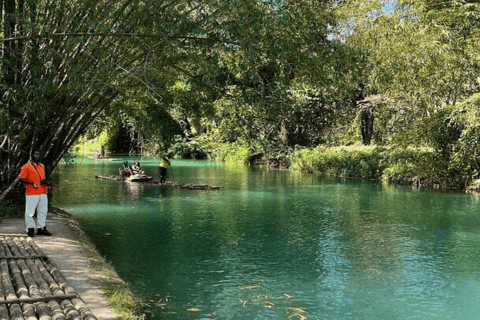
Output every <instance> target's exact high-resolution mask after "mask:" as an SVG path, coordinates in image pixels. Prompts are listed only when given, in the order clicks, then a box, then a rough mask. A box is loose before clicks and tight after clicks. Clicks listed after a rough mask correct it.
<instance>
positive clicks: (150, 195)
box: [52, 157, 480, 320]
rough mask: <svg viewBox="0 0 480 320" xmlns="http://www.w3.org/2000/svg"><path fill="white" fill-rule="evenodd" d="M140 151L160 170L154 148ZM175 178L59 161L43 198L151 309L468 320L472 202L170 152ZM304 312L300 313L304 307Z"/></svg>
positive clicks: (178, 313)
mask: <svg viewBox="0 0 480 320" xmlns="http://www.w3.org/2000/svg"><path fill="white" fill-rule="evenodd" d="M125 159H128V160H129V161H130V162H133V161H134V160H139V161H140V163H141V165H142V166H143V168H144V170H145V171H146V172H147V173H148V174H150V175H153V176H154V177H155V178H156V179H158V172H157V170H158V169H157V166H158V163H159V161H158V159H153V158H135V157H128V158H125ZM172 164H173V167H172V169H173V173H174V176H172V175H171V173H169V175H167V180H172V178H175V180H176V181H177V182H183V183H197V184H208V185H220V186H223V187H224V188H223V189H220V190H185V189H172V188H167V187H162V186H158V185H145V184H142V183H126V182H118V181H111V180H97V179H95V177H94V176H95V175H107V174H116V173H117V172H118V171H117V168H118V167H119V166H120V165H121V162H115V161H102V162H95V161H93V160H89V159H85V158H84V159H77V164H75V165H66V164H60V165H59V166H58V167H57V168H56V169H55V172H54V174H53V177H54V178H55V179H56V180H58V185H57V187H56V188H55V190H54V192H53V199H52V204H53V205H55V206H57V207H59V208H62V209H64V210H67V211H68V212H70V213H71V214H72V215H74V216H75V217H76V218H77V219H78V220H79V221H80V223H81V225H82V226H83V228H84V230H85V232H86V233H87V234H88V236H89V237H90V238H91V239H92V241H93V242H94V244H95V245H96V246H97V248H98V249H99V251H100V252H101V254H102V255H104V256H105V257H106V258H107V259H108V261H110V262H111V263H112V265H113V266H114V267H115V269H116V270H117V272H118V273H119V275H120V276H121V277H122V278H123V279H124V280H126V281H127V282H128V283H129V284H131V286H132V288H133V290H134V291H135V293H137V294H139V295H141V296H143V297H147V298H148V299H151V300H152V301H160V302H161V303H162V304H163V303H164V305H162V306H161V307H160V306H159V307H152V312H153V319H212V318H215V319H239V320H250V319H280V320H281V319H285V320H286V319H293V320H295V319H369V320H371V319H475V318H478V317H479V314H480V304H479V303H478V301H480V206H479V199H478V198H476V197H474V196H472V195H468V194H463V193H454V192H442V191H435V190H412V188H410V187H400V186H388V185H384V184H381V183H377V182H365V181H358V180H348V179H335V178H328V177H319V176H315V175H311V174H302V173H298V172H291V171H288V170H273V169H268V168H260V167H249V166H227V165H224V164H222V163H214V162H208V161H193V160H173V161H172ZM302 317H303V318H302Z"/></svg>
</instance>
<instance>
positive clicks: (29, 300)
mask: <svg viewBox="0 0 480 320" xmlns="http://www.w3.org/2000/svg"><path fill="white" fill-rule="evenodd" d="M76 297H78V294H64V295H61V296H51V297H38V298H26V299H18V298H17V299H12V300H0V306H2V305H3V306H5V305H6V304H11V303H36V302H49V301H52V300H53V301H56V300H65V299H72V298H76ZM57 304H58V302H57Z"/></svg>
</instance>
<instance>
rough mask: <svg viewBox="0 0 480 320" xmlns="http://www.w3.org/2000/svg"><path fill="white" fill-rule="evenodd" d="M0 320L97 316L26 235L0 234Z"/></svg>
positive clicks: (87, 318) (84, 319) (91, 318)
mask: <svg viewBox="0 0 480 320" xmlns="http://www.w3.org/2000/svg"><path fill="white" fill-rule="evenodd" d="M0 269H1V276H0V279H1V283H0V320H8V319H11V320H24V319H27V320H34V319H41V320H52V319H53V320H67V319H68V320H97V318H96V317H95V315H93V313H92V312H91V311H90V309H89V308H88V307H87V306H86V304H85V302H84V301H83V300H82V299H81V298H80V296H79V295H78V294H77V293H76V292H75V289H73V288H72V287H71V286H70V285H69V284H68V283H67V281H66V280H65V278H64V277H63V275H62V274H61V273H60V271H59V270H58V268H57V267H56V266H55V265H54V264H53V262H52V261H50V260H49V259H48V257H47V256H46V255H45V254H44V253H43V252H42V250H41V249H40V248H39V247H38V246H37V244H36V243H35V242H34V241H33V240H32V238H30V237H26V236H24V235H18V236H16V235H0Z"/></svg>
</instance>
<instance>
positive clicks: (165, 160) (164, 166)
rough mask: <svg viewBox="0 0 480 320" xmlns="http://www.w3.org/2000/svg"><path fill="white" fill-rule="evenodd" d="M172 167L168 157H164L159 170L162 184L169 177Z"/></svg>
mask: <svg viewBox="0 0 480 320" xmlns="http://www.w3.org/2000/svg"><path fill="white" fill-rule="evenodd" d="M169 167H170V160H169V159H168V157H167V156H164V157H162V160H160V165H159V167H158V170H159V171H160V183H164V182H165V177H166V176H167V169H168V168H169Z"/></svg>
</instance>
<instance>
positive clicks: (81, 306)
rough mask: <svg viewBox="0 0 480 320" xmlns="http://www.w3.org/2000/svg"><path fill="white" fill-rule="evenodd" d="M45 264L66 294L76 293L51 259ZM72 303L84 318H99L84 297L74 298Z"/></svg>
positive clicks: (94, 319)
mask: <svg viewBox="0 0 480 320" xmlns="http://www.w3.org/2000/svg"><path fill="white" fill-rule="evenodd" d="M45 265H46V267H47V270H48V271H50V274H52V276H53V278H54V279H55V280H56V281H57V282H58V284H59V285H60V287H61V288H62V289H63V290H64V291H65V293H66V294H74V293H75V289H73V288H72V287H71V286H70V285H69V284H68V283H67V280H66V279H65V278H64V277H63V275H62V274H61V273H60V271H59V270H58V268H57V267H56V266H55V265H54V264H53V263H52V262H51V261H47V262H46V264H45ZM72 303H73V305H74V306H75V308H76V309H77V310H78V311H79V312H80V314H81V315H82V318H83V320H98V319H97V317H95V315H94V314H93V313H92V312H91V311H90V309H89V308H88V307H87V305H86V304H85V302H83V300H82V299H80V298H73V299H72Z"/></svg>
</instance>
